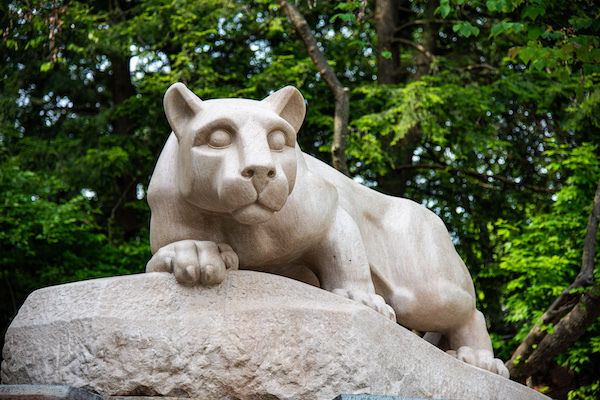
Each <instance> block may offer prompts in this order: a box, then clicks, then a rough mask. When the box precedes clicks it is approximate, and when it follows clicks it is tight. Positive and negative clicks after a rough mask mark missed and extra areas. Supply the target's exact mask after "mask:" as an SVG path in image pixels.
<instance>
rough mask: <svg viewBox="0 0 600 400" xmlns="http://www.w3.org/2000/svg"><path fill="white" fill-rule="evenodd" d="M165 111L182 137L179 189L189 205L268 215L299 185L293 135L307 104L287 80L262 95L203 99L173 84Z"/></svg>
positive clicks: (252, 218)
mask: <svg viewBox="0 0 600 400" xmlns="http://www.w3.org/2000/svg"><path fill="white" fill-rule="evenodd" d="M164 106H165V113H166V115H167V118H168V120H169V124H170V125H171V128H172V129H173V132H174V133H175V135H176V136H177V140H178V141H179V150H178V151H179V153H178V161H177V169H178V170H177V171H176V173H175V175H176V176H177V179H178V187H179V191H180V192H181V195H182V196H183V198H184V199H185V200H186V201H188V202H189V203H191V204H193V205H195V206H197V207H199V208H201V209H203V210H206V211H209V212H215V213H226V214H230V215H231V216H233V218H235V219H236V220H237V221H238V222H240V223H242V224H258V223H262V222H265V221H267V220H268V219H270V218H271V217H272V216H273V214H274V213H275V212H277V211H279V210H280V209H281V208H282V207H283V205H284V204H285V202H286V200H287V197H288V195H289V194H290V193H291V192H292V190H293V189H294V183H295V180H296V168H297V149H296V146H297V144H296V133H297V132H298V130H299V129H300V126H301V125H302V121H303V120H304V114H305V112H306V106H305V104H304V98H303V97H302V95H301V94H300V92H299V91H298V90H297V89H296V88H294V87H292V86H287V87H285V88H283V89H281V90H279V91H277V92H275V93H273V94H272V95H270V96H268V97H267V98H265V99H264V100H262V101H255V100H246V99H217V100H206V101H202V100H200V98H198V97H197V96H196V95H195V94H193V93H192V92H191V91H190V90H189V89H188V88H187V87H186V86H185V85H184V84H182V83H176V84H174V85H172V86H171V87H170V88H169V90H167V93H166V94H165V98H164Z"/></svg>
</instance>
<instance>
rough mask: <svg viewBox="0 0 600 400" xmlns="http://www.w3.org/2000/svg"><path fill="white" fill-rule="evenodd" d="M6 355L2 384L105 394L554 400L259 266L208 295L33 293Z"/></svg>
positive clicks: (165, 283) (182, 289)
mask: <svg viewBox="0 0 600 400" xmlns="http://www.w3.org/2000/svg"><path fill="white" fill-rule="evenodd" d="M3 356H4V361H3V362H2V371H1V376H2V384H13V385H15V384H16V385H18V384H33V385H42V384H43V385H60V386H75V387H79V388H83V389H86V390H89V391H93V392H97V393H99V394H101V395H102V396H104V397H107V398H108V397H109V396H116V397H117V398H121V396H159V397H161V396H165V397H167V398H169V399H173V400H175V398H191V399H198V400H258V399H262V400H279V399H281V400H284V399H287V400H291V399H296V400H332V399H333V398H334V397H336V396H337V395H339V394H340V393H355V394H359V393H371V394H387V395H395V396H406V397H411V398H423V399H432V398H433V399H457V400H458V399H460V400H482V399H485V400H550V399H549V398H548V397H546V396H544V395H543V394H541V393H538V392H536V391H534V390H533V389H529V388H528V387H526V386H523V385H521V384H519V383H516V382H513V381H510V380H508V379H504V378H502V377H501V376H499V375H496V374H492V373H490V372H488V371H484V370H482V369H480V368H475V367H472V366H470V365H467V364H465V363H463V362H460V361H458V360H457V359H455V358H453V357H451V356H449V355H448V354H446V353H444V352H443V351H441V350H439V349H437V348H436V347H434V346H432V345H430V344H429V343H427V342H425V341H424V340H422V339H421V338H419V337H418V336H417V335H415V334H413V333H412V332H411V331H409V330H407V329H404V328H403V327H401V326H399V325H397V324H395V323H393V322H392V321H390V320H388V319H386V318H383V317H381V316H380V315H379V314H377V313H376V312H374V311H373V310H371V309H369V308H367V307H364V306H363V305H361V304H359V303H357V302H354V301H351V300H348V299H345V298H343V297H340V296H336V295H334V294H332V293H329V292H326V291H324V290H320V289H317V288H315V287H312V286H309V285H306V284H304V283H301V282H297V281H294V280H291V279H286V278H283V277H280V276H276V275H273V274H265V273H261V272H255V271H230V272H229V273H228V274H227V276H226V278H225V280H224V281H223V283H222V284H220V285H212V286H201V285H196V286H185V285H181V284H178V283H177V282H176V281H175V278H174V277H173V276H172V275H170V274H166V273H151V274H138V275H126V276H118V277H112V278H102V279H92V280H88V281H82V282H75V283H69V284H65V285H59V286H53V287H48V288H44V289H40V290H36V291H35V292H33V293H32V294H31V295H30V296H29V297H28V298H27V300H26V301H25V304H24V305H23V307H21V309H20V310H19V313H18V315H17V316H16V317H15V319H14V320H13V322H12V324H11V325H10V327H9V328H8V330H7V332H6V344H5V346H4V351H3ZM0 397H1V396H0ZM143 398H144V399H148V398H147V397H143ZM133 399H134V398H132V400H133ZM135 399H139V400H141V399H142V397H135ZM148 400H149V399H148Z"/></svg>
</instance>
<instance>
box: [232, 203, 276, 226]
mask: <svg viewBox="0 0 600 400" xmlns="http://www.w3.org/2000/svg"><path fill="white" fill-rule="evenodd" d="M276 211H278V210H274V209H272V208H269V207H267V206H265V205H263V204H261V203H259V202H254V203H251V204H248V205H245V206H242V207H240V208H238V209H236V210H234V211H233V212H232V213H231V216H232V217H233V218H234V219H235V220H236V221H238V222H240V223H242V224H245V225H255V224H261V223H263V222H266V221H268V220H269V219H271V217H272V216H273V214H275V212H276Z"/></svg>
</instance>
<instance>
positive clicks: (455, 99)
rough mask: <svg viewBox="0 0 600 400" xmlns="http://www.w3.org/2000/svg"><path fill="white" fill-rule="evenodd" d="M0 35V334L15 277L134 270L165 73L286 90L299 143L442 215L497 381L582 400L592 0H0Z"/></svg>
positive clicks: (588, 369) (141, 260) (599, 118)
mask: <svg viewBox="0 0 600 400" xmlns="http://www.w3.org/2000/svg"><path fill="white" fill-rule="evenodd" d="M286 4H288V5H291V6H294V9H295V10H297V12H298V13H299V15H301V16H302V18H303V19H304V20H305V22H306V25H305V28H306V30H305V34H306V35H310V36H312V38H313V39H314V42H315V43H316V47H314V46H313V47H312V49H311V48H310V46H309V47H308V48H307V45H306V44H307V43H309V41H307V39H306V37H305V36H303V35H304V34H303V33H302V32H301V31H300V30H298V26H297V24H295V23H294V21H293V20H291V19H289V15H290V14H289V13H288V12H287V11H286V10H285V7H286ZM0 30H1V33H2V37H1V39H0V54H1V62H0V77H1V79H0V90H1V93H2V96H1V97H0V207H1V212H0V271H1V273H2V283H1V284H0V285H2V286H1V289H0V300H1V301H0V307H1V316H2V326H3V328H4V329H6V327H8V324H9V323H10V321H11V319H12V318H13V316H14V315H15V313H16V311H17V310H18V307H19V306H20V304H22V302H23V301H24V299H25V297H26V296H27V294H28V293H30V292H31V291H32V290H34V289H36V288H39V287H43V286H47V285H51V284H56V283H61V282H70V281H74V280H81V279H88V278H93V277H100V276H109V275H117V274H127V273H137V272H142V271H143V270H144V266H145V263H146V261H147V260H148V259H149V258H150V250H149V243H148V224H149V209H148V206H147V204H146V201H145V191H146V188H147V185H148V182H149V179H150V176H151V174H152V169H153V167H154V164H155V162H156V160H157V157H158V155H159V153H160V150H161V148H162V146H163V144H164V142H165V141H166V138H167V136H168V133H169V130H170V129H169V126H168V123H167V120H166V118H165V116H164V114H163V110H162V96H163V94H164V92H165V90H166V89H167V87H168V86H169V85H170V84H172V83H174V82H177V81H182V82H184V83H186V85H188V87H190V88H191V89H193V90H194V92H195V93H196V94H197V95H199V96H200V97H202V98H217V97H247V98H255V99H260V98H263V97H265V96H267V95H268V94H269V93H271V92H272V91H273V90H276V89H278V88H280V87H283V86H285V85H295V86H296V87H298V88H299V89H300V90H301V91H302V93H303V95H304V97H305V98H306V99H307V102H308V111H307V117H306V120H305V122H304V125H303V127H302V129H301V131H300V134H299V136H298V138H299V143H300V146H301V147H302V148H303V150H304V151H306V152H308V153H311V154H313V155H315V156H316V157H319V158H321V159H323V160H325V161H326V162H331V151H332V146H333V150H334V152H333V153H334V156H338V157H341V158H342V159H341V161H343V163H341V164H345V165H346V166H347V169H348V172H349V174H350V176H351V177H353V178H354V179H356V180H358V181H360V182H362V183H364V184H366V185H369V186H371V187H373V188H374V189H375V190H379V191H382V192H385V193H389V194H392V195H396V196H404V197H408V198H411V199H414V200H415V201H417V202H420V203H422V204H424V205H425V206H427V207H429V208H430V209H432V210H433V211H434V212H436V213H437V214H438V215H440V216H441V217H442V219H443V220H444V221H445V223H446V225H447V226H448V229H449V230H450V232H451V234H452V237H453V240H454V242H455V244H456V246H457V249H458V251H459V253H460V254H461V256H462V257H463V259H464V260H465V263H466V264H467V266H468V267H469V270H470V271H471V274H472V276H473V278H474V281H475V287H476V291H477V298H478V307H479V308H480V309H481V310H482V311H483V312H484V314H485V315H486V317H487V319H488V324H489V330H490V332H491V335H492V340H493V344H494V347H495V351H496V352H497V354H498V355H499V356H500V357H501V358H503V359H506V360H509V359H511V356H513V358H512V360H511V366H509V368H512V369H511V371H513V379H517V380H520V381H523V382H526V383H527V384H529V385H530V386H532V387H534V388H536V389H538V390H545V391H547V393H549V394H550V395H551V396H552V397H556V398H565V399H566V398H567V397H568V398H569V399H591V398H597V396H599V395H600V381H599V380H598V379H599V378H598V373H597V371H598V370H600V323H599V321H598V317H597V313H596V314H594V313H593V312H590V313H587V314H586V316H587V319H585V318H583V317H582V319H580V320H576V321H579V325H577V329H575V328H574V327H573V321H575V320H574V318H575V317H574V316H573V315H574V314H575V313H576V310H577V307H580V306H578V304H579V305H581V304H590V305H591V306H590V307H591V308H592V309H595V307H597V304H598V303H597V302H595V300H594V296H596V298H597V297H598V296H600V293H599V289H598V280H597V279H598V274H599V272H598V268H595V265H596V262H597V261H598V256H597V255H596V254H597V253H598V252H597V251H595V250H594V248H593V246H592V250H591V253H590V243H591V245H594V244H597V239H596V234H595V231H594V232H593V235H592V234H588V235H587V236H586V232H589V229H588V226H589V221H592V220H593V218H590V215H591V214H593V210H594V209H595V207H594V195H595V193H596V188H597V187H598V181H599V179H600V162H599V155H600V148H599V147H598V143H600V34H599V31H600V4H599V3H598V2H596V1H587V0H576V1H563V0H555V1H541V0H530V1H523V0H487V1H479V0H472V1H468V0H440V1H418V0H397V1H392V0H376V1H345V2H327V1H313V0H306V1H304V0H299V1H297V2H288V1H275V0H272V1H270V0H260V1H252V2H249V1H242V0H203V1H191V0H146V1H136V0H108V1H67V0H33V1H32V0H27V1H26V0H15V1H12V0H11V1H6V2H3V3H2V4H0ZM315 51H317V52H318V53H320V54H321V56H322V57H323V59H322V60H321V61H323V60H324V62H325V63H326V64H327V65H328V66H329V67H330V73H327V72H326V70H327V69H328V68H326V67H325V66H324V65H322V64H321V65H320V66H319V64H318V63H317V66H315V63H314V60H316V58H315V55H314V54H316V53H315ZM324 71H325V72H324ZM327 74H329V75H327ZM333 78H335V80H333ZM336 81H337V83H335V82H336ZM331 82H334V84H333V86H332V84H331ZM332 88H333V89H332ZM344 88H346V89H345V90H344ZM336 91H337V92H336ZM336 93H338V95H337V96H338V97H337V98H336ZM339 93H345V96H346V97H347V99H348V109H347V116H348V117H347V122H344V124H346V125H345V126H338V125H336V128H335V129H336V132H338V130H337V129H338V128H339V129H342V128H345V129H346V131H344V132H347V133H345V134H344V135H345V136H343V137H340V136H339V135H337V136H335V137H334V124H336V123H342V122H343V120H339V119H338V118H337V117H338V116H340V115H341V114H339V112H340V110H341V111H343V109H338V108H336V107H338V106H340V104H341V103H339V101H341V100H340V99H343V96H342V95H341V94H339ZM336 100H339V101H336ZM336 121H338V122H336ZM339 121H342V122H339ZM339 132H341V131H339ZM340 141H341V142H340ZM340 144H341V145H343V146H344V147H343V148H342V150H341V152H340V150H338V149H339V146H340ZM334 161H335V160H334ZM341 161H340V159H338V160H337V163H338V164H339V165H341V164H340V162H341ZM592 225H593V224H592ZM595 225H596V226H597V219H596V220H595ZM586 239H587V240H586ZM584 244H586V247H585V248H586V249H587V250H586V251H587V253H586V254H587V256H586V257H587V260H588V264H586V265H588V266H590V265H591V269H590V268H588V270H589V271H591V275H590V273H587V275H586V277H587V278H586V279H579V278H577V277H578V274H580V271H582V257H583V256H582V255H583V254H584ZM596 247H597V246H596ZM583 258H584V259H585V257H583ZM590 260H591V261H590ZM583 263H584V264H585V262H583ZM574 282H577V285H576V287H574V286H572V284H573V283H574ZM565 289H568V290H567V291H566V292H565V293H564V294H563V295H562V297H560V296H561V293H562V292H563V291H565ZM586 296H587V297H586ZM559 297H560V299H562V300H560V301H561V302H562V301H564V302H562V303H560V304H559V305H558V306H557V307H558V308H559V309H560V313H555V314H552V315H551V316H552V318H549V317H548V318H547V315H546V316H545V317H543V315H545V314H544V313H545V312H546V311H547V310H548V311H552V312H554V311H556V310H554V309H552V308H551V305H552V304H553V302H554V301H555V300H556V299H557V298H559ZM565 299H566V300H565ZM590 299H591V300H590ZM580 302H583V303H580ZM586 302H588V303H586ZM557 304H558V303H557ZM555 305H556V304H555ZM553 310H554V311H553ZM574 310H575V311H574ZM571 311H573V314H572V313H571ZM561 313H562V314H561ZM594 315H595V316H594ZM569 324H570V325H569ZM565 329H567V330H566V332H567V333H566V336H571V339H572V340H570V341H568V345H565V346H563V347H565V348H561V347H560V346H558V347H557V348H560V351H559V352H558V353H556V354H554V353H548V354H550V356H548V357H549V358H548V357H546V358H540V357H542V356H541V354H542V355H543V354H546V353H544V352H542V351H541V350H540V351H537V352H536V350H537V347H538V346H540V347H543V348H544V349H546V350H547V349H554V347H552V343H550V342H552V340H554V341H558V342H560V343H567V341H565V340H564V338H565V336H564V335H565V333H561V332H563V331H564V330H565ZM555 330H556V333H555V332H554V331H555ZM530 331H531V332H533V333H535V334H534V335H533V336H528V334H529V333H530ZM534 331H535V332H534ZM575 331H577V332H578V333H577V335H576V336H574V335H575V334H574V332H575ZM526 337H527V339H526V341H525V342H524V343H525V344H526V345H524V346H522V347H519V344H520V343H521V342H522V341H523V340H524V339H525V338H526ZM548 343H550V344H548ZM517 348H519V349H520V350H517ZM523 349H524V350H523ZM515 350H517V352H515ZM544 351H545V350H544ZM528 357H530V358H529V360H530V361H531V364H530V365H535V368H533V367H531V368H530V367H529V366H527V367H524V365H526V364H527V362H526V361H527V359H528ZM536 360H538V361H536ZM539 360H543V361H539ZM519 363H521V365H519ZM569 391H570V394H568V392H569Z"/></svg>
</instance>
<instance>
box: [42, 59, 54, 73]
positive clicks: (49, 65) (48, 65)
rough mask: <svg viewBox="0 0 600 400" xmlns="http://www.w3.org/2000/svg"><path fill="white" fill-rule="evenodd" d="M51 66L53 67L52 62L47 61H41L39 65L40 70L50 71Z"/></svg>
mask: <svg viewBox="0 0 600 400" xmlns="http://www.w3.org/2000/svg"><path fill="white" fill-rule="evenodd" d="M52 67H54V63H52V62H50V61H47V62H45V63H43V64H42V65H40V71H42V72H46V71H50V70H51V69H52Z"/></svg>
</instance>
